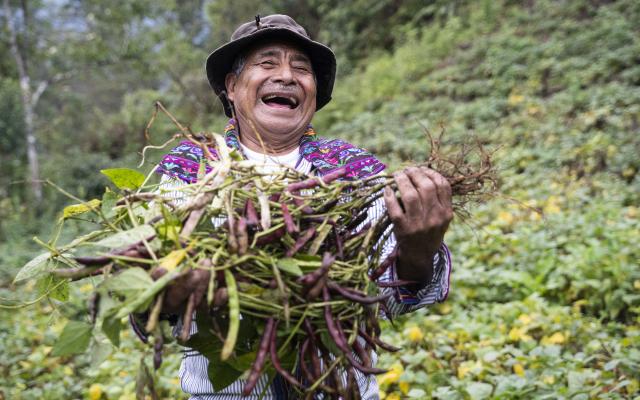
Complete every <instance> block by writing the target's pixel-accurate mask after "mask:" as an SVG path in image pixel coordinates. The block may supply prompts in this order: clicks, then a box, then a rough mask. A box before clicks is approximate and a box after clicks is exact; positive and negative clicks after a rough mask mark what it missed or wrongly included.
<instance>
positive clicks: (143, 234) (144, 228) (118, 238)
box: [93, 225, 156, 249]
mask: <svg viewBox="0 0 640 400" xmlns="http://www.w3.org/2000/svg"><path fill="white" fill-rule="evenodd" d="M155 234H156V231H155V229H153V227H152V226H149V225H140V226H137V227H135V228H133V229H129V230H128V231H122V232H118V233H116V234H113V235H111V236H108V237H106V238H104V239H102V240H99V241H97V242H95V243H93V244H94V245H96V246H103V247H108V248H112V249H113V248H118V247H126V246H131V245H132V244H135V243H138V242H140V241H141V240H142V239H147V238H149V237H151V236H153V235H155Z"/></svg>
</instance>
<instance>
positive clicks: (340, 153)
mask: <svg viewBox="0 0 640 400" xmlns="http://www.w3.org/2000/svg"><path fill="white" fill-rule="evenodd" d="M301 153H302V156H303V157H305V158H306V159H307V160H309V161H310V162H312V163H313V164H314V166H315V167H316V168H317V169H318V170H319V171H320V172H321V174H323V175H324V174H327V173H330V172H331V171H333V170H336V169H338V168H346V169H347V170H348V173H347V178H348V179H362V178H366V177H368V176H371V175H375V174H377V173H379V172H381V171H382V170H384V169H385V167H386V166H385V165H384V163H382V162H381V161H380V160H379V159H378V158H377V157H376V156H375V155H374V154H373V153H371V152H370V151H368V150H366V149H364V148H362V147H359V146H356V145H354V144H352V143H349V142H347V141H345V140H342V139H334V138H325V137H318V138H316V139H315V140H314V142H313V143H311V145H309V146H302V147H301Z"/></svg>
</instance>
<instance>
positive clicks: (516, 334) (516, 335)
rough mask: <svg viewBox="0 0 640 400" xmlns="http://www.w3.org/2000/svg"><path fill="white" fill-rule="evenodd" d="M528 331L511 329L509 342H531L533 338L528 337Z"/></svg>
mask: <svg viewBox="0 0 640 400" xmlns="http://www.w3.org/2000/svg"><path fill="white" fill-rule="evenodd" d="M526 332H527V330H526V329H524V328H511V330H510V331H509V340H511V341H512V342H518V341H521V340H522V341H527V340H531V336H529V335H527V333H526Z"/></svg>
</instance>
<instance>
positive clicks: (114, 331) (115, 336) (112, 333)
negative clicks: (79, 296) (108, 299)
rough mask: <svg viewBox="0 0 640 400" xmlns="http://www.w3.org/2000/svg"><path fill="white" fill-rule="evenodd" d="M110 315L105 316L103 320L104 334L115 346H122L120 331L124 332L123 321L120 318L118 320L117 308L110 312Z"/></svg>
mask: <svg viewBox="0 0 640 400" xmlns="http://www.w3.org/2000/svg"><path fill="white" fill-rule="evenodd" d="M110 311H112V312H109V314H108V315H105V317H104V319H103V320H102V332H104V334H105V335H106V336H107V338H109V340H110V341H111V343H113V345H114V346H116V347H119V346H120V331H121V330H122V321H121V320H120V318H116V311H117V308H115V307H114V308H113V309H112V310H110Z"/></svg>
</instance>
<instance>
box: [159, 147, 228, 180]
mask: <svg viewBox="0 0 640 400" xmlns="http://www.w3.org/2000/svg"><path fill="white" fill-rule="evenodd" d="M209 151H210V152H211V154H212V155H213V156H214V157H217V155H218V154H217V153H216V151H215V149H212V148H209ZM203 158H204V151H203V150H202V147H200V146H199V145H197V144H195V143H193V142H190V141H188V140H185V141H183V142H180V144H179V145H177V146H176V147H174V148H173V149H171V151H169V152H168V153H167V154H165V156H164V157H162V160H160V162H159V163H158V166H157V167H156V172H157V173H159V174H162V175H167V176H170V177H173V178H177V179H180V180H181V181H184V182H187V183H194V182H195V181H196V179H197V176H198V170H199V169H200V165H201V164H202V160H203ZM205 169H206V172H209V170H210V168H209V167H208V166H206V165H205Z"/></svg>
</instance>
